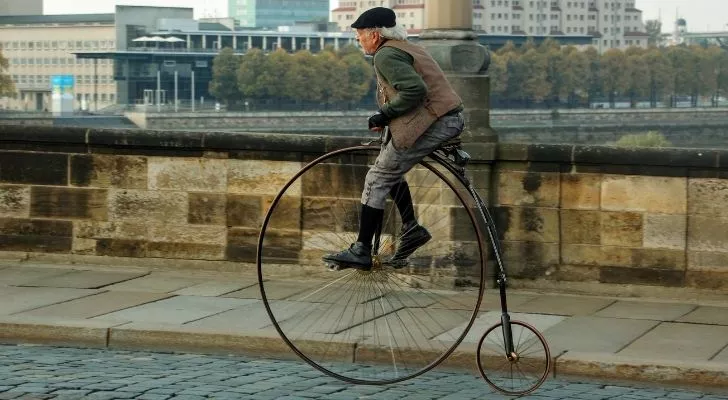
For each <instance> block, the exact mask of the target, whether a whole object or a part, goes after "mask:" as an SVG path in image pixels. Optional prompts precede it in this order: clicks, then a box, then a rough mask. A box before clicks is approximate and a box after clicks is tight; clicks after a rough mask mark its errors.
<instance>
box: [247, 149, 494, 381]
mask: <svg viewBox="0 0 728 400" xmlns="http://www.w3.org/2000/svg"><path fill="white" fill-rule="evenodd" d="M378 152H379V147H377V146H356V147H349V148H345V149H341V150H337V151H333V152H329V153H327V154H324V155H323V156H320V157H318V158H317V159H315V160H313V161H312V162H310V163H308V164H307V165H306V166H304V167H303V168H301V169H300V170H299V171H298V172H297V173H296V174H295V175H294V176H293V177H292V178H291V179H290V180H289V181H288V182H287V183H286V184H285V185H284V186H283V188H282V189H281V191H280V192H279V193H278V195H277V196H276V197H275V198H274V199H273V201H272V202H271V205H270V208H269V209H268V212H267V213H266V216H265V218H264V220H263V224H262V227H261V231H260V236H259V240H258V249H257V270H258V284H259V286H260V295H261V299H262V302H263V304H264V306H265V308H266V311H267V313H268V316H269V317H270V320H271V325H272V327H274V328H275V330H276V331H277V333H278V335H279V336H280V337H281V338H282V339H283V341H284V342H285V343H286V344H287V345H288V347H289V348H290V349H291V350H292V351H293V352H294V353H295V354H296V355H297V356H298V357H300V358H301V359H303V360H304V361H306V362H307V363H308V364H310V365H311V366H313V367H314V368H316V369H318V370H319V371H321V372H323V373H325V374H327V375H329V376H332V377H335V378H337V379H340V380H343V381H346V382H350V383H355V384H389V383H396V382H401V381H404V380H406V379H410V378H412V377H415V376H418V375H420V374H422V373H424V372H426V371H429V370H431V369H432V368H434V367H435V366H437V365H438V364H439V363H440V362H442V361H443V360H444V359H445V358H447V357H448V356H449V355H450V354H451V353H452V352H453V351H454V350H455V348H456V347H457V346H458V345H459V344H460V343H461V342H462V341H463V339H464V338H465V336H466V334H467V332H468V330H469V329H470V327H471V326H472V324H473V321H474V320H475V318H476V317H477V313H478V308H479V305H480V302H481V301H482V295H483V286H484V268H485V259H486V258H485V254H484V251H483V243H484V242H483V240H482V239H483V236H482V233H481V229H480V226H479V224H478V223H477V221H478V219H477V218H476V215H475V213H474V211H473V209H474V201H473V200H472V198H471V197H469V193H468V191H467V188H465V187H464V186H463V185H462V182H460V181H458V180H457V179H456V175H454V174H452V173H451V172H449V171H448V169H447V168H446V167H445V166H444V165H443V164H442V163H441V162H440V161H439V160H438V159H437V158H432V157H426V158H425V159H424V160H423V161H422V162H420V163H419V164H418V165H417V166H415V167H414V168H413V169H412V170H411V171H410V172H409V173H408V174H407V175H406V178H407V180H408V181H409V183H410V188H411V193H412V199H413V203H414V206H415V210H416V213H417V214H418V218H419V220H420V222H421V223H422V224H423V225H425V226H427V228H428V229H429V230H430V232H431V234H432V236H433V238H432V240H431V241H430V242H428V243H427V244H426V245H424V246H423V247H422V248H420V249H418V250H417V251H416V252H415V253H414V254H412V255H411V256H410V258H409V264H408V265H407V266H406V267H405V268H402V269H396V268H394V267H392V266H389V265H387V257H391V254H392V253H393V252H394V251H395V249H396V246H397V238H398V235H399V232H398V231H397V229H398V228H399V226H398V225H397V218H398V215H399V214H398V212H397V211H396V207H395V206H394V205H393V204H391V202H388V205H387V209H386V210H385V217H384V221H383V224H382V236H381V238H382V241H381V243H380V247H379V249H380V252H379V253H378V255H377V256H376V257H375V268H373V269H372V270H371V271H360V270H344V271H337V272H331V271H327V270H326V268H325V267H324V263H323V261H322V260H321V256H322V255H323V254H325V253H326V252H331V251H339V250H342V249H344V248H347V247H348V246H349V244H350V243H352V242H353V241H355V238H356V232H357V230H358V213H359V208H358V207H359V203H360V196H361V189H362V187H363V183H364V177H365V174H366V171H367V170H368V168H369V164H370V163H371V162H372V161H373V160H374V159H375V158H376V155H377V153H378ZM448 174H450V175H449V176H448ZM463 221H465V222H463ZM456 222H458V223H457V224H456ZM400 225H401V224H400Z"/></svg>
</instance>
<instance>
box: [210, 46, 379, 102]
mask: <svg viewBox="0 0 728 400" xmlns="http://www.w3.org/2000/svg"><path fill="white" fill-rule="evenodd" d="M372 83H373V71H372V66H371V64H370V63H369V62H367V60H366V59H365V58H364V55H363V54H362V52H361V50H359V49H358V48H356V47H355V46H346V47H342V48H341V49H339V50H338V51H337V50H335V49H334V48H333V47H327V48H325V49H324V50H323V51H321V52H320V53H317V54H312V53H311V52H310V51H308V50H299V51H297V52H295V53H293V54H290V53H288V52H286V51H285V50H283V49H278V50H276V51H274V52H271V53H266V52H263V51H262V50H260V49H257V48H252V49H250V50H249V51H247V52H246V53H245V54H244V55H242V56H237V55H235V54H234V53H233V51H232V50H231V49H223V50H222V51H221V52H220V53H219V54H218V55H217V56H216V57H215V59H214V60H213V76H212V81H211V83H210V93H211V94H212V95H213V96H215V97H216V98H218V99H220V100H222V101H225V102H226V104H228V106H231V105H233V104H234V103H236V102H238V101H240V100H243V99H245V100H246V101H248V100H252V101H253V103H254V104H255V103H257V102H261V101H264V100H265V101H288V102H293V103H308V104H322V105H325V106H326V105H330V104H347V105H348V104H352V103H356V102H359V101H361V99H362V98H363V97H364V96H365V95H366V94H367V93H369V91H370V88H371V85H372Z"/></svg>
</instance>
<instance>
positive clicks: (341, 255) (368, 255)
mask: <svg viewBox="0 0 728 400" xmlns="http://www.w3.org/2000/svg"><path fill="white" fill-rule="evenodd" d="M323 260H324V262H325V263H326V264H327V265H328V266H329V268H331V269H333V270H337V271H338V270H342V269H346V268H356V269H361V270H370V269H372V248H371V247H370V246H367V245H365V244H364V243H362V242H356V243H354V244H352V245H351V246H350V247H349V248H348V249H346V250H343V251H340V252H338V253H334V254H327V255H325V256H324V257H323Z"/></svg>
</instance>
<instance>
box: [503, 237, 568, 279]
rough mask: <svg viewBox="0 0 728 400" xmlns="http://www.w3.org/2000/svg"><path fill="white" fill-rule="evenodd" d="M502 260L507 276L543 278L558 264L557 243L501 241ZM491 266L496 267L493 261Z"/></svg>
mask: <svg viewBox="0 0 728 400" xmlns="http://www.w3.org/2000/svg"><path fill="white" fill-rule="evenodd" d="M503 261H504V263H505V266H506V271H507V272H508V275H509V276H512V277H514V278H526V279H533V278H543V277H545V276H546V274H547V271H549V270H550V269H551V268H553V267H554V266H556V265H558V264H559V245H558V243H540V242H503ZM492 268H494V269H495V268H496V265H495V264H494V261H493V263H492Z"/></svg>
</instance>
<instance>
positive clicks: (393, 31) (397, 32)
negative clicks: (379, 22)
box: [372, 25, 407, 40]
mask: <svg viewBox="0 0 728 400" xmlns="http://www.w3.org/2000/svg"><path fill="white" fill-rule="evenodd" d="M372 31H374V32H379V34H380V35H381V36H382V37H383V38H385V39H394V40H407V29H406V28H405V27H404V25H395V26H393V27H391V28H373V29H372Z"/></svg>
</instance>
